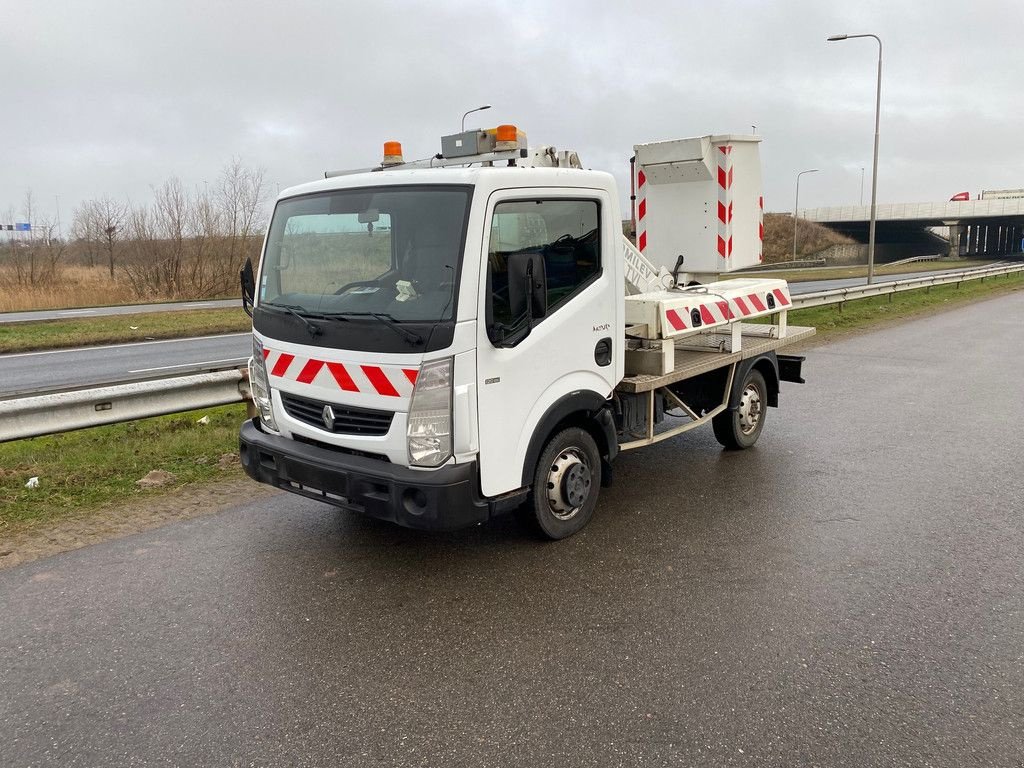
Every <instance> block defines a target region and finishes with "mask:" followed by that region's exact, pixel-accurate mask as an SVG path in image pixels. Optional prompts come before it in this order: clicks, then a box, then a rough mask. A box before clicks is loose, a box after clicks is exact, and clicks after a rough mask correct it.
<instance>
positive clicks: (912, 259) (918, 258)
mask: <svg viewBox="0 0 1024 768" xmlns="http://www.w3.org/2000/svg"><path fill="white" fill-rule="evenodd" d="M941 258H942V256H940V255H939V254H937V253H935V254H932V255H931V256H911V257H910V258H909V259H900V260H899V261H887V262H885V266H887V267H898V266H900V265H901V264H916V263H917V262H919V261H938V260H939V259H941Z"/></svg>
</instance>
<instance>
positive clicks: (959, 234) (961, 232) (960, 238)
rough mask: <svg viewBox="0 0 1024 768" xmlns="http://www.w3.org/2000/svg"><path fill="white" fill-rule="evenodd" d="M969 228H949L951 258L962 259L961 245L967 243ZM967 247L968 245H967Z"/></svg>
mask: <svg viewBox="0 0 1024 768" xmlns="http://www.w3.org/2000/svg"><path fill="white" fill-rule="evenodd" d="M966 230H967V228H966V227H965V226H964V225H963V224H951V225H950V227H949V258H951V259H958V258H960V256H961V254H960V249H961V247H962V246H961V243H962V242H965V240H966V237H965V236H966V234H967V231H966ZM965 245H966V243H965Z"/></svg>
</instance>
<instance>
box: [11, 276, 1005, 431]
mask: <svg viewBox="0 0 1024 768" xmlns="http://www.w3.org/2000/svg"><path fill="white" fill-rule="evenodd" d="M1017 272H1024V264H1012V265H1002V266H999V267H988V268H983V269H973V270H965V271H962V272H953V273H945V274H941V275H927V276H925V277H914V278H908V279H906V280H896V281H893V282H888V283H874V284H872V285H857V286H853V287H850V288H835V289H832V290H828V291H818V292H817V293H804V294H798V295H794V296H793V297H792V302H793V303H792V309H794V310H797V309H809V308H810V307H820V306H824V305H826V304H841V303H843V302H846V301H853V300H855V299H864V298H868V297H871V296H884V295H886V294H894V293H900V292H902V291H912V290H916V289H920V288H929V287H931V286H933V285H951V284H954V283H962V282H967V281H968V280H984V279H985V278H987V277H998V276H1000V275H1009V274H1013V273H1017ZM251 399H252V394H251V391H250V389H249V381H248V374H247V371H246V370H245V369H236V370H229V371H216V372H212V373H199V374H189V375H186V376H174V377H168V378H163V379H150V380H146V381H136V382H129V383H124V384H116V385H108V386H102V387H92V388H90V389H81V390H75V391H70V392H50V393H46V394H38V395H31V396H28V397H14V398H9V399H5V400H0V442H6V441H9V440H19V439H21V438H25V437H39V436H41V435H52V434H57V433H59V432H70V431H71V430H75V429H82V428H84V427H98V426H101V425H104V424H114V423H117V422H123V421H132V420H134V419H142V418H147V417H149V416H163V415H166V414H171V413H180V412H182V411H191V410H196V409H199V408H212V407H214V406H218V405H229V404H231V403H240V402H244V401H247V400H251Z"/></svg>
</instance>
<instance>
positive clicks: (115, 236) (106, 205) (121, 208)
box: [96, 197, 129, 280]
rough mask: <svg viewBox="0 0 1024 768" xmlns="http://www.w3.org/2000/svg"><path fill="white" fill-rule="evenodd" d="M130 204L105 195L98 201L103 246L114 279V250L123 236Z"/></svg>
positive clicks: (97, 212) (97, 208)
mask: <svg viewBox="0 0 1024 768" xmlns="http://www.w3.org/2000/svg"><path fill="white" fill-rule="evenodd" d="M128 209H129V205H128V204H127V203H120V202H117V201H116V200H111V199H110V198H109V197H104V198H103V199H102V200H97V201H96V214H97V219H96V222H97V226H98V228H99V231H100V232H101V233H102V236H103V248H104V250H105V251H106V252H107V265H108V266H109V267H110V279H111V280H113V279H114V251H115V246H116V244H117V242H118V241H119V240H120V239H121V238H122V236H123V234H124V233H123V232H122V231H121V229H122V227H123V226H124V222H125V218H126V217H127V215H128Z"/></svg>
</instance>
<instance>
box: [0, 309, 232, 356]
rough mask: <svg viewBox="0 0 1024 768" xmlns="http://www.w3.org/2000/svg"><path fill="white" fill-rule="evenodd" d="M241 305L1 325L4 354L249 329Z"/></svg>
mask: <svg viewBox="0 0 1024 768" xmlns="http://www.w3.org/2000/svg"><path fill="white" fill-rule="evenodd" d="M250 322H251V321H250V320H249V318H248V316H247V315H246V314H245V312H243V311H242V309H241V307H238V308H234V307H232V308H229V309H199V310H196V311H194V312H149V313H144V314H137V315H111V316H109V317H83V318H75V319H73V320H43V321H40V322H32V323H8V324H4V325H0V354H7V353H11V352H35V351H38V350H43V349H65V348H69V347H87V346H92V345H97V344H121V343H127V342H133V341H149V340H152V339H176V338H186V337H189V336H211V335H214V334H218V333H235V332H243V331H248V330H249V329H250V328H251V325H250Z"/></svg>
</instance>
